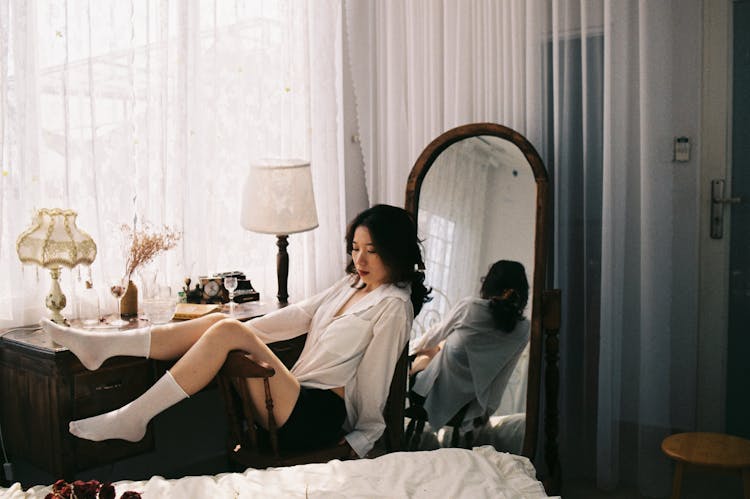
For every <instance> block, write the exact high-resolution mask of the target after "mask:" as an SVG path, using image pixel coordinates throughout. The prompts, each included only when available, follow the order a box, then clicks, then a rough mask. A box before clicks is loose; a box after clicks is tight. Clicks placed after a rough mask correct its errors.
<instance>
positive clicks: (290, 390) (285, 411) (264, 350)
mask: <svg viewBox="0 0 750 499" xmlns="http://www.w3.org/2000/svg"><path fill="white" fill-rule="evenodd" d="M232 350H244V351H246V352H248V353H250V354H252V356H253V357H254V358H255V359H258V360H261V361H264V362H267V363H268V364H270V365H271V367H273V368H274V370H275V371H276V374H274V375H273V376H272V377H271V378H269V382H270V387H271V393H272V394H273V402H274V408H273V413H274V418H275V419H276V423H277V424H278V425H279V426H281V425H283V424H284V423H285V422H286V420H287V419H288V418H289V415H290V414H291V413H292V409H294V405H295V404H296V402H297V397H298V396H299V390H300V385H299V381H297V378H295V377H294V375H292V373H290V372H289V369H287V368H286V366H284V364H283V363H282V362H281V360H279V358H278V357H276V355H275V354H274V353H273V352H272V351H271V349H269V348H268V346H266V344H265V343H263V342H262V341H261V340H260V339H259V338H258V337H257V336H255V333H253V332H252V330H251V329H250V328H249V327H248V326H246V325H245V324H243V323H241V322H239V321H237V320H235V319H222V320H220V321H218V322H216V323H215V324H214V325H213V326H211V327H210V328H209V329H208V330H207V331H206V332H205V333H204V334H203V335H202V336H200V338H199V339H198V340H197V341H196V342H195V344H194V345H193V346H192V347H191V348H190V349H189V350H188V351H187V352H186V353H185V355H183V356H182V358H181V359H180V360H179V361H177V363H176V364H175V365H174V366H173V367H172V369H170V372H171V373H172V376H173V377H174V379H175V381H177V383H178V384H179V385H180V386H181V387H182V389H183V390H185V392H186V393H187V394H188V395H192V394H194V393H196V392H198V391H199V390H201V389H202V388H203V387H205V386H206V385H208V383H210V382H211V380H212V379H213V378H214V377H215V376H216V374H217V373H218V372H219V369H221V366H222V365H223V364H224V361H225V360H226V357H227V354H228V353H229V352H230V351H232ZM248 387H249V389H250V396H251V398H252V401H253V404H254V405H255V407H256V408H257V409H259V410H258V411H257V412H258V413H259V414H260V415H261V418H262V420H261V424H262V425H263V426H264V427H266V428H267V427H268V421H267V414H266V411H265V410H264V408H265V401H266V397H265V391H264V387H263V381H262V380H261V379H249V380H248Z"/></svg>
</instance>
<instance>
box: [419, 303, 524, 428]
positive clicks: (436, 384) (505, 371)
mask: <svg viewBox="0 0 750 499" xmlns="http://www.w3.org/2000/svg"><path fill="white" fill-rule="evenodd" d="M446 338H447V339H446ZM444 339H446V342H445V345H444V346H443V349H442V350H440V352H438V354H437V355H435V357H434V358H433V359H432V360H431V361H430V363H429V364H428V365H427V367H426V368H425V369H424V371H422V372H420V373H418V374H417V378H416V381H415V382H414V386H413V387H412V390H413V391H414V392H416V393H418V394H419V395H422V396H423V397H426V400H425V402H424V408H425V410H426V411H427V414H428V416H429V419H430V426H432V428H434V429H435V430H436V431H437V429H439V428H440V427H441V426H443V425H445V423H447V422H448V421H450V419H451V418H452V417H453V416H454V415H455V414H456V413H457V412H458V411H459V410H460V409H461V408H462V407H463V406H464V405H466V404H467V403H469V402H472V404H471V405H470V406H469V409H468V410H467V412H466V415H465V416H464V425H462V427H465V426H467V424H466V423H468V422H470V421H472V420H473V419H474V418H476V417H479V416H482V415H488V416H489V415H491V414H492V413H493V412H495V410H496V409H497V408H498V406H499V405H500V400H501V398H502V395H503V392H504V390H505V387H506V385H507V384H508V379H509V378H510V375H511V374H512V372H513V369H514V367H515V365H516V363H517V362H518V359H519V357H520V356H521V353H522V352H523V349H524V348H525V347H526V344H527V343H528V342H529V321H528V320H526V319H522V320H520V321H518V322H517V323H516V327H515V328H514V329H513V331H511V332H509V333H506V332H503V331H500V330H498V329H497V326H495V321H494V319H493V318H492V312H491V311H490V307H489V300H483V299H481V298H475V297H469V298H464V299H462V300H461V301H459V302H458V303H457V304H456V306H455V307H453V309H452V310H451V311H450V312H449V313H448V315H447V316H446V317H445V319H444V320H442V321H441V322H439V323H437V324H435V325H434V326H433V327H432V328H430V329H429V330H428V331H427V332H425V334H424V335H422V336H421V337H419V338H418V339H416V340H415V341H413V342H412V344H411V345H410V347H409V350H410V352H409V353H410V354H414V353H416V352H418V351H419V350H422V349H425V348H432V347H435V346H437V345H438V344H439V343H440V342H441V341H442V340H444Z"/></svg>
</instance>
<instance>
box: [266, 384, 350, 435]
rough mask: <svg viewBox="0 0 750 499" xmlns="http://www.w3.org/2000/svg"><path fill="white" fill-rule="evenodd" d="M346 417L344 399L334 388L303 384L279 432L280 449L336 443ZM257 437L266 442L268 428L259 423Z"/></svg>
mask: <svg viewBox="0 0 750 499" xmlns="http://www.w3.org/2000/svg"><path fill="white" fill-rule="evenodd" d="M345 420H346V404H345V403H344V399H342V398H341V397H339V396H338V395H336V394H335V393H333V392H332V391H331V390H324V389H319V388H307V387H305V386H300V390H299V397H298V398H297V403H296V404H294V409H292V413H291V414H290V415H289V419H287V420H286V423H284V425H283V426H282V427H281V428H279V429H278V430H277V432H276V433H277V435H278V437H279V449H281V450H312V449H318V448H320V447H322V446H324V445H328V444H331V443H335V442H336V441H338V439H340V438H341V437H342V435H343V432H342V429H341V427H342V426H343V425H344V421H345ZM258 438H259V439H260V441H261V443H265V444H267V443H268V442H269V436H268V431H267V430H266V429H264V428H262V427H259V428H258Z"/></svg>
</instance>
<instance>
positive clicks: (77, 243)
mask: <svg viewBox="0 0 750 499" xmlns="http://www.w3.org/2000/svg"><path fill="white" fill-rule="evenodd" d="M77 216H78V214H77V213H76V212H75V211H73V210H63V209H59V208H53V209H48V208H42V209H41V210H38V211H37V212H36V214H35V215H34V219H33V220H32V222H31V226H30V227H29V228H28V229H26V230H25V231H24V232H23V233H22V234H21V235H20V236H18V240H17V241H16V252H17V253H18V258H19V259H20V260H21V262H22V263H25V264H26V263H34V264H36V265H39V266H40V267H43V268H45V269H49V271H50V274H51V275H52V287H51V288H50V292H49V294H48V295H47V299H46V300H45V304H46V305H47V308H49V309H50V311H51V312H52V316H51V317H50V318H51V319H52V320H53V321H54V322H56V323H58V324H67V322H66V321H65V318H64V317H63V316H62V314H60V311H61V310H62V309H64V308H65V305H66V303H67V300H66V298H65V295H64V294H63V292H62V290H61V289H60V283H59V281H58V278H59V277H60V267H67V268H69V269H72V268H73V267H75V266H77V265H81V264H83V265H91V264H92V263H93V261H94V259H95V258H96V243H94V240H93V239H91V236H89V235H88V234H86V233H85V232H83V231H82V230H81V229H79V228H78V227H77V226H76V217H77Z"/></svg>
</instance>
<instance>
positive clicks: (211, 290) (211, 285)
mask: <svg viewBox="0 0 750 499" xmlns="http://www.w3.org/2000/svg"><path fill="white" fill-rule="evenodd" d="M219 291H221V285H220V284H219V283H218V282H216V281H213V280H212V281H207V282H206V285H205V286H203V292H204V293H205V294H206V296H208V297H209V298H213V297H215V296H216V295H218V294H219Z"/></svg>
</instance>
